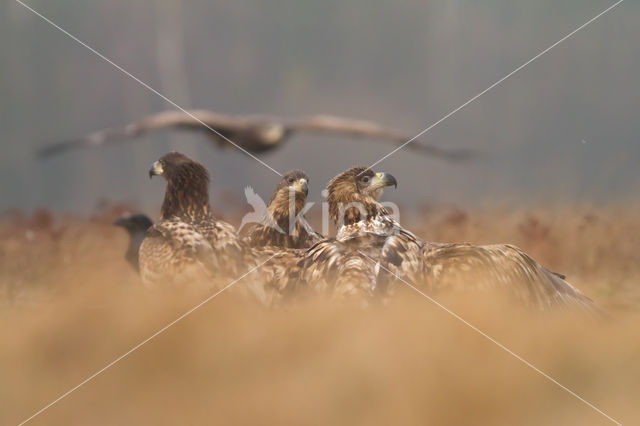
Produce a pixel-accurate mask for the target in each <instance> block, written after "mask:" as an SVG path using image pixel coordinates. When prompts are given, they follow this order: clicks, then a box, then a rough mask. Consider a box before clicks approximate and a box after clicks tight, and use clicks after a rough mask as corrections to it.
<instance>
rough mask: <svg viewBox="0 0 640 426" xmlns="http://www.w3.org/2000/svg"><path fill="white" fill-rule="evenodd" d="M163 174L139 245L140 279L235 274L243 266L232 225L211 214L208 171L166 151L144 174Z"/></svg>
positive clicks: (151, 282) (178, 279) (241, 249)
mask: <svg viewBox="0 0 640 426" xmlns="http://www.w3.org/2000/svg"><path fill="white" fill-rule="evenodd" d="M153 176H162V177H163V178H164V179H165V180H166V185H167V186H166V191H165V197H164V201H163V203H162V208H161V215H160V220H159V221H158V222H156V223H155V224H154V225H153V226H151V227H150V228H149V229H148V231H147V235H146V237H145V239H144V240H143V241H142V244H141V245H140V253H139V267H140V275H141V277H142V281H143V282H144V283H145V284H146V285H149V286H152V285H154V284H155V283H157V282H158V281H173V282H179V283H183V282H188V281H191V280H193V279H199V280H201V279H204V280H207V281H208V282H211V280H212V279H214V278H219V277H232V278H237V277H238V276H240V275H241V274H242V273H243V272H244V270H245V269H246V264H247V263H248V262H247V259H246V258H245V256H246V252H245V250H244V247H243V244H242V243H241V241H240V239H239V238H238V236H237V235H236V232H235V229H234V228H233V226H231V225H230V224H228V223H225V222H222V221H219V220H216V219H215V218H214V217H213V215H212V213H211V207H210V205H209V174H208V172H207V170H206V169H205V168H204V166H202V165H201V164H199V163H197V162H195V161H193V160H191V159H190V158H188V157H187V156H185V155H183V154H180V153H177V152H171V153H169V154H166V155H164V156H163V157H162V158H160V159H159V160H158V161H156V162H155V163H153V166H152V167H151V170H149V177H153Z"/></svg>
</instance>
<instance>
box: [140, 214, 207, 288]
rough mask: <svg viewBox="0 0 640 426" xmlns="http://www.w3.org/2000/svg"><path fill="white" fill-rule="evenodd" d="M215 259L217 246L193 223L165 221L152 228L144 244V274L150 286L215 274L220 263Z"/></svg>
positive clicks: (141, 272)
mask: <svg viewBox="0 0 640 426" xmlns="http://www.w3.org/2000/svg"><path fill="white" fill-rule="evenodd" d="M213 259H214V251H213V248H212V247H211V245H210V244H209V242H208V241H207V239H206V238H205V237H204V236H203V235H202V234H200V233H199V232H198V231H197V230H196V229H195V228H194V227H193V226H191V225H190V224H188V223H185V222H180V221H170V220H166V221H161V222H158V223H156V224H155V225H153V226H152V227H151V228H149V230H148V231H147V237H146V238H145V239H144V240H143V241H142V244H141V245H140V255H139V264H140V276H141V277H142V281H143V282H144V283H145V284H146V285H152V284H153V283H156V282H158V281H162V280H172V281H176V279H177V281H180V282H182V281H183V280H185V281H186V280H188V279H192V278H206V277H211V276H213V274H214V273H215V266H216V265H215V264H214V263H213Z"/></svg>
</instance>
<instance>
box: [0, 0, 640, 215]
mask: <svg viewBox="0 0 640 426" xmlns="http://www.w3.org/2000/svg"><path fill="white" fill-rule="evenodd" d="M26 3H27V4H29V5H30V6H31V7H33V8H34V9H36V10H37V11H38V12H40V13H42V14H43V15H44V16H46V17H48V18H49V19H51V20H52V21H53V22H55V23H56V24H58V25H60V26H61V27H62V28H64V29H66V30H68V31H69V32H70V33H71V34H73V35H75V36H77V37H78V38H79V39H80V40H82V41H83V42H85V43H87V44H88V45H90V46H92V47H93V48H95V49H97V50H98V51H99V52H101V53H103V54H104V55H105V56H107V57H108V58H110V59H111V60H113V61H114V62H115V63H117V64H118V65H120V66H122V67H123V68H124V69H126V70H128V71H130V72H131V73H133V74H134V75H135V76H137V77H138V78H140V79H141V80H143V81H144V82H146V83H148V84H149V85H151V86H152V87H154V88H155V89H157V90H158V91H160V92H161V93H163V94H164V95H165V96H167V97H168V98H170V99H172V100H173V101H175V102H176V103H178V104H179V105H180V106H182V107H184V108H208V109H212V110H214V111H217V112H220V113H226V114H250V113H265V114H273V115H282V116H301V115H306V114H316V113H327V114H335V115H345V116H349V117H355V118H362V119H367V120H375V121H378V122H380V123H382V124H384V125H388V126H390V127H393V128H396V129H399V130H402V131H405V132H406V133H408V134H410V135H415V134H417V133H418V132H420V131H421V130H422V129H424V128H426V127H427V126H429V125H431V124H432V123H433V122H435V121H437V120H439V119H440V118H442V117H443V116H444V115H445V114H447V113H448V112H450V111H451V110H453V109H454V108H456V107H458V106H459V105H461V104H462V103H464V102H466V101H467V100H468V99H469V98H471V97H473V96H475V95H476V94H478V93H479V92H481V91H482V90H484V89H485V88H487V87H488V86H489V85H491V84H492V83H494V82H495V81H497V80H498V79H500V78H502V77H503V76H505V75H506V74H508V73H509V72H511V71H512V70H514V69H515V68H516V67H518V66H520V65H521V64H522V63H524V62H525V61H527V60H529V59H530V58H532V57H533V56H535V55H536V54H538V53H539V52H540V51H541V50H543V49H545V48H547V47H548V46H550V45H551V44H553V43H555V42H556V41H558V40H559V39H561V38H562V37H564V36H565V35H567V34H568V33H570V32H571V31H573V30H574V29H576V28H577V27H579V26H580V25H582V24H584V23H585V22H586V21H587V20H589V19H591V18H592V17H594V16H595V15H597V14H598V13H600V12H601V11H602V10H604V9H605V8H607V7H609V6H610V5H612V4H613V3H614V1H604V0H597V1H596V0H560V1H558V0H554V1H551V0H542V1H540V0H536V1H534V0H528V1H523V0H517V1H514V0H488V1H484V2H478V1H475V0H448V1H421V0H399V1H394V2H389V1H387V2H383V1H380V0H339V1H338V0H325V1H300V0H296V1H294V0H269V1H264V0H234V1H222V0H214V1H211V0H207V1H205V0H192V1H184V2H177V1H174V0H112V1H109V2H98V1H86V0H58V1H56V2H48V1H44V0H27V1H26ZM639 22H640V4H639V3H638V2H634V1H631V0H627V1H625V2H624V3H622V4H621V5H620V6H619V7H617V8H616V9H614V10H613V11H611V12H610V13H608V14H606V15H605V16H603V17H602V18H600V19H599V20H597V21H596V22H594V23H593V24H591V25H590V26H589V27H587V28H585V29H584V30H582V31H580V32H579V33H577V34H576V35H575V36H573V37H572V38H570V39H569V40H567V41H566V42H564V43H563V44H561V45H559V46H558V47H556V48H555V49H553V50H552V51H551V52H549V53H548V54H546V55H544V56H543V57H541V58H540V59H538V60H537V61H535V62H533V63H532V64H530V65H529V66H528V67H526V68H525V69H523V70H522V71H520V72H519V73H517V74H516V75H514V76H513V77H511V78H509V79H508V80H506V81H505V82H504V83H503V84H501V85H500V86H498V87H496V88H495V89H493V90H492V91H490V92H489V93H487V94H486V95H484V96H482V97H481V98H479V99H478V100H477V101H475V102H474V103H472V104H471V105H469V106H468V107H466V108H465V109H463V110H461V111H460V112H458V113H457V114H455V115H454V116H452V117H451V118H449V119H448V120H446V121H444V122H443V123H441V124H440V125H438V126H437V127H435V128H434V129H432V130H431V131H430V132H428V133H427V134H426V135H424V136H423V137H422V138H421V141H422V142H425V143H429V144H433V145H438V146H442V147H452V148H472V149H476V150H479V151H481V152H483V153H484V154H485V155H484V156H483V157H482V159H480V160H478V161H475V162H472V163H463V164H451V163H446V162H443V161H441V160H437V159H434V158H429V157H423V156H419V155H416V153H415V152H412V151H411V150H408V149H405V150H402V151H400V152H398V153H396V154H394V155H393V156H391V157H389V158H388V159H386V160H385V161H383V162H382V163H380V164H379V165H378V166H377V167H376V169H377V170H382V171H386V172H390V173H392V174H393V175H394V176H396V178H397V179H398V181H399V187H398V189H396V190H390V191H387V193H386V196H385V199H387V200H391V201H395V202H398V203H401V204H404V205H413V206H415V205H418V204H419V203H422V202H432V203H454V204H456V205H462V206H465V205H473V204H478V203H480V204H487V203H504V202H513V203H518V204H519V205H525V204H528V203H538V204H539V203H541V202H544V203H547V202H548V203H557V202H570V203H573V202H589V203H600V202H616V201H621V200H635V199H636V198H637V194H638V189H639V187H640V168H639V167H638V164H637V163H638V160H639V159H640V144H639V142H638V135H640V120H638V111H639V110H640V108H639V107H640V84H638V66H639V65H640V44H639V43H638V40H640V25H638V23H639ZM0 58H1V59H0V61H1V62H0V63H1V64H2V65H1V70H0V203H1V204H0V213H1V212H2V211H5V210H7V209H10V208H20V209H23V210H27V211H28V210H31V209H33V208H36V207H41V206H44V207H49V208H52V209H53V210H55V211H57V212H89V211H92V210H93V209H94V207H95V206H96V202H97V201H98V200H100V199H108V200H112V201H117V202H127V203H132V204H134V205H136V206H139V207H140V208H141V209H143V210H146V211H148V212H149V213H151V214H152V216H153V217H156V216H157V208H158V206H159V205H160V203H161V200H162V194H163V192H164V183H163V182H162V181H161V180H159V179H154V180H153V181H149V179H148V176H147V171H148V169H149V166H150V164H151V163H152V162H153V161H155V160H156V159H157V158H158V157H160V156H161V155H162V154H164V153H166V152H167V151H170V150H178V151H180V152H183V153H185V154H187V155H189V156H192V157H193V158H195V159H197V160H198V161H200V162H201V163H203V164H204V165H206V166H207V167H208V168H209V170H210V171H211V173H212V190H211V193H212V195H213V196H214V199H213V203H214V208H216V209H218V210H224V205H223V204H224V203H225V200H227V199H228V194H233V195H235V196H237V197H238V198H239V199H242V197H243V189H244V187H245V186H247V185H251V186H253V187H254V188H255V189H256V191H257V192H258V193H260V194H262V195H263V196H264V197H265V198H267V199H268V197H269V195H270V194H271V191H272V190H273V188H274V187H275V185H276V184H277V182H278V180H279V177H278V176H277V175H276V174H274V173H273V172H272V171H271V170H269V169H268V168H266V167H264V166H263V165H261V164H260V163H258V162H256V161H255V160H253V159H251V158H250V157H248V156H247V155H245V154H243V153H242V152H239V151H237V150H236V149H235V148H232V147H230V148H229V149H227V150H225V151H220V150H217V149H215V148H214V147H212V146H211V145H210V144H209V142H208V138H207V137H206V135H205V134H204V132H203V133H202V134H199V133H191V132H183V131H181V132H178V131H169V132H160V133H153V134H151V135H148V136H146V137H143V138H140V139H136V140H131V141H130V142H124V143H121V144H116V145H112V146H109V147H105V148H98V149H86V150H77V151H73V152H69V153H66V154H64V155H62V156H59V157H55V158H51V159H49V160H48V161H39V160H36V159H34V156H33V154H34V152H35V150H36V149H38V148H39V147H42V146H44V145H46V144H47V143H53V142H55V141H58V140H61V139H68V138H72V137H77V136H80V135H83V134H84V133H87V132H90V131H93V130H97V129H101V128H104V127H109V126H116V125H123V124H126V123H128V122H130V121H132V120H135V119H137V118H140V117H142V116H144V115H146V114H150V113H154V112H158V111H163V110H166V109H172V108H173V107H172V106H171V105H169V104H167V103H166V102H165V101H163V100H162V99H161V98H160V97H158V96H157V95H155V94H153V93H151V92H149V91H148V90H147V89H145V88H144V87H142V86H141V85H140V84H138V83H137V82H135V81H134V80H132V79H131V78H129V77H127V76H126V75H124V74H122V73H121V72H120V71H118V70H117V69H116V68H114V67H113V66H112V65H110V64H108V63H106V62H105V61H103V60H102V59H100V58H99V57H97V56H96V55H95V54H93V53H91V52H90V51H89V50H87V49H86V48H84V47H82V46H80V45H79V44H78V43H76V42H75V41H73V40H72V39H70V38H69V37H68V36H66V35H65V34H63V33H62V32H60V31H59V30H57V29H55V28H54V27H52V26H51V25H49V24H48V23H46V22H44V21H43V20H42V19H40V18H39V17H37V16H36V15H34V14H33V13H32V12H30V11H29V10H27V9H25V8H24V7H23V6H21V5H20V4H19V3H17V2H15V1H13V0H7V1H5V2H3V3H2V4H0ZM393 148H394V146H392V145H389V144H387V143H385V142H380V141H369V140H349V139H341V138H335V137H316V136H313V137H312V136H309V135H295V136H294V137H293V138H292V139H291V140H289V141H288V142H287V143H286V144H285V146H283V147H282V149H280V150H276V151H273V152H272V153H270V154H266V155H262V156H261V158H262V159H263V160H264V161H265V162H267V163H268V164H269V165H271V166H272V167H274V168H275V169H277V170H279V171H281V172H285V171H287V170H290V169H293V168H299V169H303V170H305V171H306V172H307V173H308V174H309V176H310V177H311V193H310V198H311V201H320V200H321V196H320V191H321V190H322V189H323V187H324V186H325V185H326V183H327V181H328V180H329V179H330V178H331V177H332V176H334V175H336V174H337V173H339V172H341V171H343V170H344V169H346V168H348V167H350V166H352V165H356V164H363V165H366V164H370V163H372V162H374V161H376V160H378V159H379V158H380V157H382V156H384V155H385V154H386V153H388V152H390V151H391V150H392V149H393ZM225 194H226V195H225Z"/></svg>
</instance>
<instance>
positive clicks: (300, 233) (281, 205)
mask: <svg viewBox="0 0 640 426" xmlns="http://www.w3.org/2000/svg"><path fill="white" fill-rule="evenodd" d="M308 194H309V177H308V176H307V175H306V174H305V173H304V172H303V171H301V170H292V171H290V172H287V173H286V174H285V175H284V176H283V177H282V179H280V182H279V183H278V186H277V187H276V189H275V191H274V192H273V195H272V196H271V199H270V200H269V203H268V204H267V205H266V208H265V211H264V212H262V217H261V218H260V221H259V222H258V223H253V224H251V225H248V226H247V227H245V228H243V230H244V231H243V232H242V235H243V240H244V241H245V242H246V243H247V244H248V245H249V246H251V247H265V246H271V247H279V248H287V249H289V248H291V249H302V248H308V247H311V246H312V245H313V244H315V243H316V242H318V241H320V240H322V235H320V234H319V233H317V232H316V231H314V230H313V229H312V228H311V226H310V225H309V223H308V222H307V221H306V219H305V217H304V215H303V211H304V208H305V205H306V202H307V195H308Z"/></svg>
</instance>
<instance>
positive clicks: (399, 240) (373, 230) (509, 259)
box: [304, 167, 599, 313]
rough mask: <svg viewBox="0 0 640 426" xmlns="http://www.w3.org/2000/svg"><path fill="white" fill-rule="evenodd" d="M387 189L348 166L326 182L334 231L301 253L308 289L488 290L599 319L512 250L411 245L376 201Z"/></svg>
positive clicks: (572, 292)
mask: <svg viewBox="0 0 640 426" xmlns="http://www.w3.org/2000/svg"><path fill="white" fill-rule="evenodd" d="M391 185H393V186H397V181H396V179H395V178H394V177H393V176H391V175H390V174H387V173H374V172H373V171H372V170H371V169H370V168H368V167H354V168H351V169H349V170H347V171H345V172H344V173H341V174H340V175H338V176H336V177H335V178H333V179H332V180H331V182H330V183H329V185H328V186H327V190H328V197H327V201H328V203H329V212H330V215H331V218H332V220H333V222H334V223H335V224H336V226H337V227H338V233H337V235H336V238H335V239H325V240H323V241H321V242H319V243H317V244H316V245H314V246H313V247H311V248H310V249H309V250H308V252H307V253H306V254H305V270H304V277H305V279H306V281H307V282H308V283H309V285H310V286H311V287H313V288H315V289H317V290H320V291H330V292H331V293H333V294H336V295H339V296H341V295H354V294H360V295H366V296H372V295H376V294H377V295H382V296H387V295H389V294H392V293H393V290H394V287H395V286H398V285H402V283H401V281H405V283H408V284H410V285H413V286H416V287H417V288H422V289H424V290H425V291H426V292H427V293H429V294H437V293H439V292H444V291H451V290H454V289H455V288H456V287H462V288H463V290H465V291H469V290H481V291H482V290H485V289H490V288H493V289H499V290H503V289H504V291H506V292H508V293H510V294H512V295H515V297H516V299H517V300H519V301H520V302H522V303H523V304H525V305H528V306H529V307H531V308H533V309H537V310H547V309H550V308H552V307H555V306H565V307H571V308H578V309H581V310H585V311H588V312H591V313H599V309H598V308H597V306H596V305H595V304H594V303H593V301H591V299H589V298H588V297H586V296H584V295H583V294H582V293H581V292H580V291H579V290H578V289H577V288H575V287H574V286H572V285H571V284H569V283H568V282H567V281H566V280H565V277H564V276H563V275H561V274H558V273H555V272H552V271H550V270H548V269H547V268H545V267H544V266H542V265H540V264H539V263H538V262H536V261H535V260H534V259H532V258H531V257H530V256H528V255H527V254H526V253H525V252H524V251H522V250H521V249H519V248H517V247H515V246H512V245H509V244H497V245H488V246H476V245H472V244H468V243H463V244H460V243H454V244H442V243H434V242H426V241H423V240H421V239H419V238H418V237H417V236H416V235H414V234H413V233H411V232H410V231H408V230H406V229H404V228H403V227H402V226H400V224H399V223H398V222H397V221H396V220H395V219H394V218H392V217H391V216H390V214H389V212H388V211H387V210H386V209H385V208H384V206H382V205H381V204H380V203H379V202H378V199H379V197H380V196H381V194H382V190H383V188H384V187H386V186H391Z"/></svg>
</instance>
